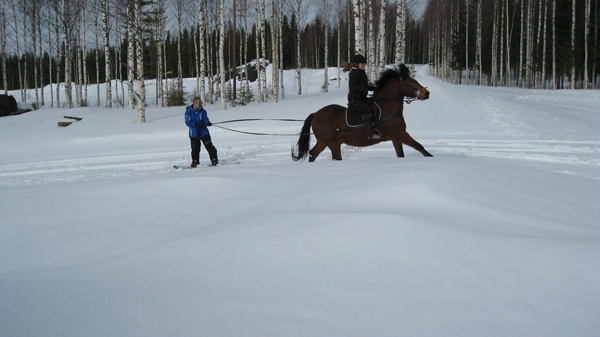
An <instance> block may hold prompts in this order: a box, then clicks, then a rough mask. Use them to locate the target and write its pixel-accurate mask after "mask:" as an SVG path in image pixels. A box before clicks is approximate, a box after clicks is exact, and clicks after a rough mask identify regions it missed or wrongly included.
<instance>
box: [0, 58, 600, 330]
mask: <svg viewBox="0 0 600 337" xmlns="http://www.w3.org/2000/svg"><path fill="white" fill-rule="evenodd" d="M416 69H417V74H416V78H417V80H418V81H419V82H420V83H421V84H423V85H424V86H427V87H428V89H429V90H430V91H431V99H430V100H428V101H424V102H415V103H412V104H410V105H405V118H406V121H407V125H408V131H409V132H410V133H411V135H412V136H413V137H414V138H415V139H416V140H418V141H419V142H421V144H423V145H424V146H425V148H426V149H427V150H428V151H429V152H431V153H432V154H433V156H434V157H433V158H424V157H423V156H421V154H420V153H418V152H416V151H415V150H413V149H412V148H407V147H405V153H406V158H403V159H398V158H396V157H395V152H394V149H393V146H392V145H391V144H390V143H382V144H379V145H376V146H372V147H368V148H362V149H358V148H352V147H344V148H343V153H342V155H343V159H344V160H343V161H332V160H331V155H330V152H329V150H325V151H324V152H323V153H322V154H321V156H320V157H319V158H318V159H317V161H316V162H315V163H308V162H300V163H297V162H293V161H292V160H291V157H290V149H291V147H292V145H294V144H295V142H296V141H297V140H298V137H297V136H254V135H247V134H241V133H234V132H231V131H228V130H224V129H220V128H218V127H217V125H215V126H212V127H211V128H210V131H211V134H212V139H213V142H214V144H215V145H216V147H217V149H218V151H219V158H220V160H221V161H222V162H225V163H235V162H238V161H239V162H240V164H239V165H228V166H227V165H226V166H221V167H217V168H202V169H196V170H183V171H182V170H174V169H173V168H172V166H173V165H174V164H186V165H187V164H189V162H190V160H191V158H190V146H189V138H188V137H187V133H188V131H187V127H186V126H185V125H184V119H183V113H184V107H175V108H161V107H157V106H154V105H151V106H150V107H149V108H148V110H147V114H146V119H147V123H145V124H139V123H137V122H136V121H137V112H136V111H130V110H123V109H106V108H96V107H90V108H75V109H72V110H66V109H50V108H43V109H41V110H38V111H33V112H29V113H26V114H23V115H18V116H10V117H4V118H0V144H1V147H0V336H2V337H5V336H6V337H20V336H24V337H25V336H27V337H30V336H61V337H65V336H88V337H91V336H128V337H130V336H144V337H147V336H261V337H264V336H474V337H475V336H476V337H481V336H540V337H549V336H561V337H562V336H578V337H584V336H598V332H599V331H600V320H599V319H598V318H599V317H600V282H599V280H600V263H599V262H600V132H599V131H600V92H599V91H591V90H590V91H583V90H577V91H571V90H561V91H550V90H523V89H516V88H490V87H474V86H457V85H452V84H448V83H445V82H443V81H440V80H439V79H436V78H434V77H432V76H430V75H428V70H427V67H426V66H417V68H416ZM329 73H330V76H331V77H335V76H336V75H337V71H335V70H334V69H330V72H329ZM322 74H323V70H305V72H304V80H303V82H304V83H303V84H304V85H305V87H304V88H303V92H305V93H306V94H303V95H302V96H298V95H297V94H296V91H297V89H296V88H295V79H294V72H293V71H291V72H286V74H285V84H286V88H285V91H286V96H287V98H286V99H284V100H281V101H280V103H273V102H269V103H261V104H258V103H252V104H250V105H248V106H246V107H235V108H232V107H229V108H228V109H227V110H226V111H222V110H221V106H220V103H216V104H213V105H208V104H206V105H205V108H206V109H207V111H208V114H209V117H210V119H211V121H212V122H213V123H217V122H221V121H227V120H233V119H240V118H262V119H271V118H290V119H300V120H304V119H305V118H306V117H307V116H308V115H309V114H310V113H312V112H314V111H316V110H318V109H319V108H321V107H323V106H325V105H328V104H331V103H337V104H342V105H345V102H346V98H345V97H346V92H347V82H346V78H347V75H344V77H343V80H342V88H341V89H339V90H338V89H337V82H336V81H332V82H331V83H330V87H331V91H330V92H329V93H320V92H319V88H320V86H321V85H322ZM195 83H196V82H195V79H190V80H187V81H186V86H187V88H188V91H189V92H192V91H193V89H194V87H195ZM147 90H148V92H149V93H150V94H152V93H153V92H154V87H153V84H152V83H151V82H149V83H148V88H147ZM101 92H104V88H103V87H102V88H101ZM13 95H15V96H16V97H19V95H18V94H17V93H16V92H14V93H13ZM29 95H32V92H29ZM48 95H49V91H47V94H46V102H48V101H49V98H48ZM89 95H90V96H89V97H90V98H89V101H90V103H91V104H94V103H95V86H92V87H90V94H89ZM63 100H64V95H63ZM151 100H152V101H153V99H152V98H150V99H149V101H151ZM64 115H70V116H78V117H83V120H81V121H80V122H74V123H73V124H72V125H71V126H69V127H67V128H60V127H58V126H57V122H58V121H68V120H66V119H64V118H63V116H64ZM223 126H226V127H229V128H234V129H237V130H243V131H249V132H258V133H270V134H275V133H276V134H297V133H299V132H300V129H301V127H302V122H281V121H252V122H238V123H229V124H223ZM314 143H315V140H314V139H312V141H311V145H314ZM200 162H201V164H206V163H208V156H207V153H206V151H205V150H204V149H203V150H202V152H201V154H200Z"/></svg>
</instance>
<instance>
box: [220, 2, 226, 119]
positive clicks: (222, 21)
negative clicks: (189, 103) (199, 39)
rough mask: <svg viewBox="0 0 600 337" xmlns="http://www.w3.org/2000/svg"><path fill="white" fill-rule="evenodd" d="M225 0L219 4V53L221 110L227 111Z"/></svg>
mask: <svg viewBox="0 0 600 337" xmlns="http://www.w3.org/2000/svg"><path fill="white" fill-rule="evenodd" d="M224 2H225V0H220V4H219V23H220V32H221V33H220V36H219V53H220V54H221V57H220V58H219V60H220V62H219V69H220V74H219V77H220V78H221V109H223V110H227V103H226V102H225V58H224V57H223V55H224V53H225V14H224V13H223V12H224V8H223V7H224V6H225V4H224Z"/></svg>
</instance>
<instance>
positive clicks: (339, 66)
mask: <svg viewBox="0 0 600 337" xmlns="http://www.w3.org/2000/svg"><path fill="white" fill-rule="evenodd" d="M341 71H342V0H338V40H337V84H338V89H339V88H340V87H341V85H342V73H341Z"/></svg>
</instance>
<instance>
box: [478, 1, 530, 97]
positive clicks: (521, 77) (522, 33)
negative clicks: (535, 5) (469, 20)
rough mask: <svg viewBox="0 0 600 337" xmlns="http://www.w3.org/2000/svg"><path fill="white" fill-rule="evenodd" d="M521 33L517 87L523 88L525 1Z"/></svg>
mask: <svg viewBox="0 0 600 337" xmlns="http://www.w3.org/2000/svg"><path fill="white" fill-rule="evenodd" d="M479 1H482V0H479ZM520 30H521V32H520V33H519V34H520V37H519V79H518V84H517V86H519V87H522V86H523V52H524V50H525V48H524V46H525V42H524V39H525V32H526V30H525V0H522V1H521V29H520Z"/></svg>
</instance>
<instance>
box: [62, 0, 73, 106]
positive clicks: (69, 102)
mask: <svg viewBox="0 0 600 337" xmlns="http://www.w3.org/2000/svg"><path fill="white" fill-rule="evenodd" d="M69 19H70V16H69V15H68V13H67V0H62V11H61V21H62V26H63V46H64V49H63V50H64V53H63V57H64V58H65V99H66V104H67V109H71V108H73V97H72V94H71V56H70V55H71V53H70V40H71V39H70V36H69V35H70V27H69V24H68V22H69Z"/></svg>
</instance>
